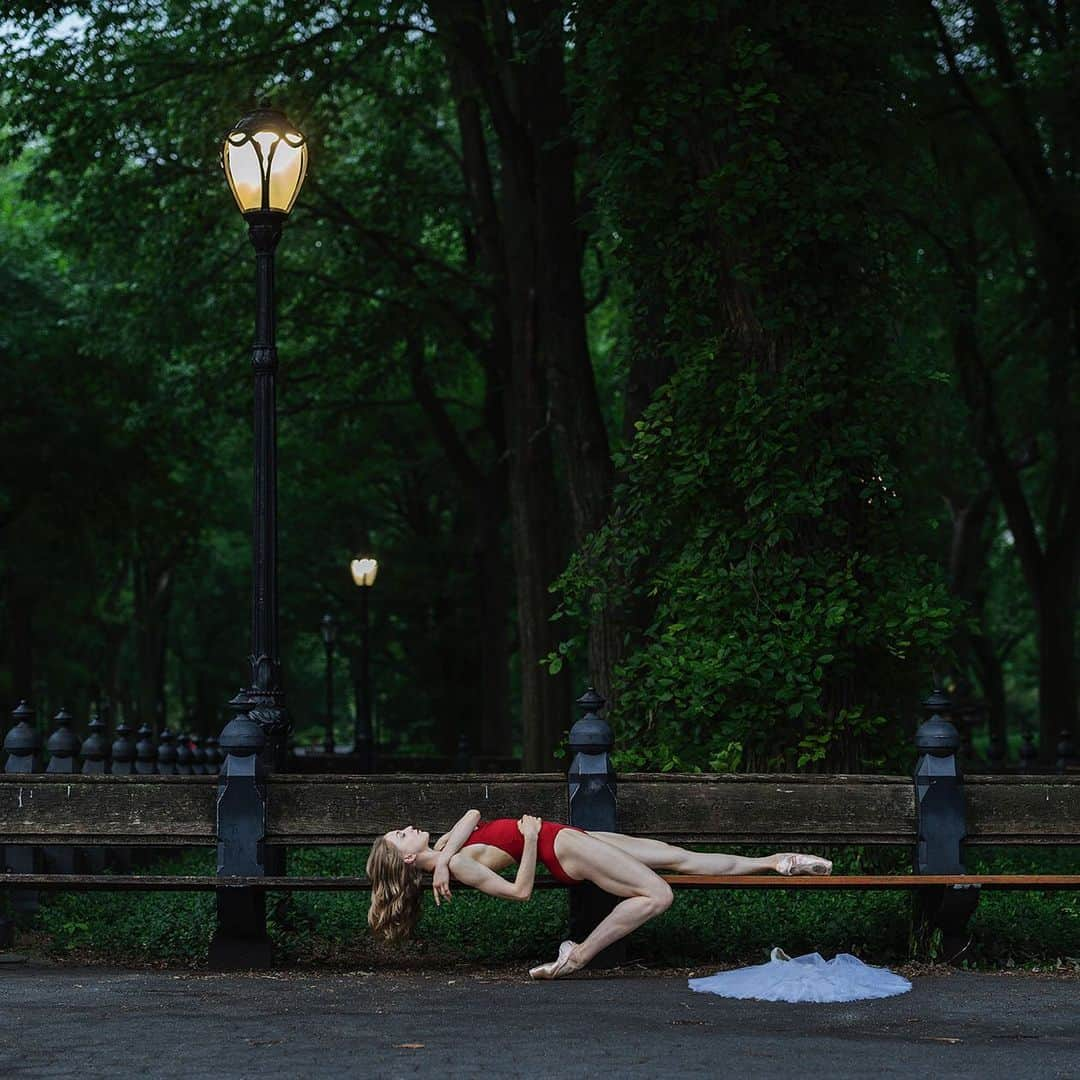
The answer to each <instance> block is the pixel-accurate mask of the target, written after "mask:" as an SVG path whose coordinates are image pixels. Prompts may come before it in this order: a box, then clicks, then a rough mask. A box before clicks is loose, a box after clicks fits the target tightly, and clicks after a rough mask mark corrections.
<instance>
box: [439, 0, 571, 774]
mask: <svg viewBox="0 0 1080 1080" xmlns="http://www.w3.org/2000/svg"><path fill="white" fill-rule="evenodd" d="M432 13H433V15H434V17H435V19H436V22H437V24H438V27H439V33H440V37H441V39H442V42H443V47H444V50H445V52H446V57H447V65H448V69H449V73H450V81H451V87H452V89H453V92H454V95H455V103H456V106H457V114H458V125H459V129H460V131H461V141H462V157H463V167H464V171H465V181H466V187H467V189H468V192H469V198H470V208H471V213H472V218H473V222H474V226H475V236H476V242H477V248H478V251H479V253H480V260H479V261H480V269H481V270H482V271H483V272H484V273H485V274H486V275H488V277H489V279H490V280H491V283H492V284H491V287H492V291H493V293H494V296H495V300H494V303H493V306H492V327H493V329H492V348H491V352H490V361H489V362H490V363H492V364H493V365H497V366H498V368H499V370H500V372H501V375H502V377H503V379H504V380H505V391H504V392H503V394H502V409H503V423H504V430H505V438H506V457H507V478H508V484H509V496H510V525H511V548H512V551H513V566H514V580H515V584H516V591H517V620H518V650H519V660H520V665H521V727H522V743H523V754H524V767H525V769H527V770H538V769H548V768H554V767H555V758H554V756H553V753H552V752H553V750H554V749H555V746H556V745H557V744H558V742H559V739H560V737H561V734H562V732H563V730H564V729H565V728H566V727H567V726H568V725H569V711H570V687H569V683H568V680H567V676H566V675H565V674H563V675H559V676H555V677H552V676H549V675H547V674H546V672H545V671H544V670H543V668H542V667H541V661H542V660H543V659H544V658H545V657H546V656H547V655H548V654H549V653H550V652H552V651H554V650H555V648H556V647H557V643H558V635H557V634H556V633H555V632H554V626H553V624H552V623H551V621H550V619H551V615H552V614H553V613H554V601H553V598H552V596H551V594H550V593H549V592H548V586H549V585H550V583H551V582H552V581H553V580H554V579H555V577H556V576H557V575H558V574H559V572H560V571H561V570H562V568H563V565H564V560H565V551H564V550H563V546H562V530H561V529H560V527H559V526H560V519H561V510H560V506H559V499H558V491H557V488H556V484H555V469H554V461H553V455H552V448H551V427H550V422H549V415H548V410H549V399H548V390H549V388H548V383H547V377H546V373H545V371H544V368H543V359H544V358H543V356H542V355H541V353H540V350H539V341H538V325H537V322H538V315H537V307H538V281H537V266H538V260H539V258H540V251H539V246H538V240H537V235H536V228H537V206H536V176H535V172H534V165H533V162H532V153H533V148H532V146H531V144H530V142H529V138H528V133H527V131H526V129H525V127H524V121H523V118H522V117H521V115H520V112H519V111H518V108H517V105H516V102H517V99H518V97H519V87H518V76H517V72H516V71H513V70H512V68H513V65H512V63H511V62H510V59H509V56H508V55H507V54H506V53H505V52H502V53H501V55H500V57H499V58H496V56H495V54H494V53H493V52H492V50H491V48H490V47H489V44H488V41H487V38H486V37H485V35H484V33H483V30H484V28H485V26H486V25H487V17H486V14H485V13H484V10H483V8H482V7H481V6H480V5H479V4H475V3H454V4H448V3H447V4H441V3H440V4H433V5H432ZM501 19H502V17H500V18H499V20H498V23H499V24H498V25H496V26H494V27H492V28H491V29H492V32H493V35H494V37H495V38H496V39H498V38H500V36H501V35H502V34H503V33H505V32H506V31H507V27H506V24H505V23H503V22H502V21H501ZM481 100H483V101H485V102H486V104H487V106H488V108H489V109H490V110H491V114H492V119H493V122H494V125H495V129H496V132H497V134H498V156H499V162H500V185H499V188H498V192H499V196H500V197H498V198H497V196H496V185H495V182H494V179H493V177H492V175H491V170H490V168H489V164H488V160H489V158H488V150H487V141H486V136H485V132H484V123H483V116H482V113H481V109H480V101H481Z"/></svg>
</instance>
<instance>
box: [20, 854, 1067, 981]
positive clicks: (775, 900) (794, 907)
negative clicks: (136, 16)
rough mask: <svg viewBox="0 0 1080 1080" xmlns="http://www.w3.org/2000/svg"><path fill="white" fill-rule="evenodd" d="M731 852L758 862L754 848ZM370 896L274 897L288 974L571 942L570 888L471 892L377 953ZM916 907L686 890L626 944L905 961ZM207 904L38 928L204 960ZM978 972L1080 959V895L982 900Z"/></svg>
mask: <svg viewBox="0 0 1080 1080" xmlns="http://www.w3.org/2000/svg"><path fill="white" fill-rule="evenodd" d="M727 850H730V851H735V852H742V853H745V854H750V855H755V854H762V853H763V852H762V851H761V850H759V849H750V848H748V847H746V846H740V847H735V848H730V847H729V848H728V849H727ZM823 853H825V854H827V855H828V856H829V857H830V858H832V859H833V860H834V864H835V872H837V873H860V872H862V873H889V872H899V873H903V872H906V871H908V870H909V868H910V854H909V853H908V852H907V851H906V850H905V849H903V848H899V847H897V848H863V847H845V848H841V849H838V850H836V851H834V852H829V851H827V850H825V849H823ZM366 857H367V852H366V851H365V850H363V849H350V848H314V849H313V848H307V849H297V850H295V851H292V852H290V856H289V871H290V873H292V874H297V875H303V876H314V875H327V876H329V875H339V874H340V875H346V874H347V875H356V874H362V873H363V865H364V862H365V860H366ZM211 864H212V856H211V855H210V854H209V853H207V852H193V853H189V854H185V855H183V856H181V857H180V858H177V859H173V860H169V861H168V862H165V863H162V864H160V865H157V866H155V867H153V868H152V872H154V873H180V874H198V873H208V872H210V870H211V869H212V865H211ZM968 870H969V871H970V872H972V873H975V872H1001V873H1022V872H1035V871H1039V872H1046V873H1051V872H1058V873H1077V872H1080V854H1078V853H1077V852H1076V851H1072V850H1069V849H1064V848H1062V849H1047V850H1045V851H1042V850H1033V849H1027V850H1024V851H1015V850H1012V849H977V850H973V851H972V852H969V855H968ZM367 905H368V894H367V893H366V892H346V893H336V892H298V893H293V894H270V896H269V898H268V905H267V908H268V913H269V918H268V923H269V933H270V935H271V938H272V940H273V941H274V944H275V948H276V952H277V955H278V957H279V960H280V961H281V962H282V963H285V964H289V965H304V964H312V963H316V964H328V965H332V966H333V965H336V966H342V965H346V966H352V965H356V966H378V967H394V966H399V965H401V964H422V965H429V966H433V967H435V966H440V965H446V964H459V963H466V964H476V963H483V964H495V963H514V964H520V963H525V962H527V961H533V960H536V959H537V958H542V957H548V956H553V955H554V951H555V949H556V947H557V945H558V942H559V941H561V940H562V939H563V937H565V933H566V926H567V916H568V904H567V892H566V891H565V890H563V889H552V890H550V891H548V890H538V891H537V892H535V893H534V894H533V897H532V899H531V900H530V901H529V902H528V903H527V904H512V903H507V902H506V901H500V900H496V899H494V898H492V897H488V896H483V895H481V894H479V893H476V892H471V891H469V890H467V889H457V890H455V895H454V899H453V901H452V902H451V903H450V904H444V905H443V906H441V907H439V908H436V907H435V905H434V903H433V902H432V901H431V899H430V897H429V898H427V899H426V900H425V907H424V913H423V916H422V918H421V920H420V923H419V926H418V928H417V938H416V940H415V941H414V942H411V943H409V944H407V945H406V946H403V947H400V948H396V949H390V948H386V947H383V946H376V945H375V944H374V943H373V942H372V941H371V937H370V935H369V933H368V930H367V922H366V918H367ZM910 913H911V896H910V894H909V893H908V892H907V891H906V890H875V891H873V892H855V891H851V892H847V891H843V892H841V891H836V892H831V891H830V892H820V893H818V892H811V893H807V892H796V891H787V890H783V889H744V890H737V889H722V890H720V889H706V890H700V891H698V890H685V891H680V892H677V893H676V897H675V903H674V904H673V905H672V907H671V908H670V910H669V911H667V912H666V913H665V914H664V915H662V916H661V917H660V918H658V919H654V920H652V921H651V922H649V923H647V924H646V925H645V926H644V927H642V928H641V929H640V930H638V931H637V932H636V933H635V934H633V935H632V936H631V938H630V939H629V941H628V943H627V957H628V960H630V961H641V962H645V963H651V964H667V965H672V964H707V963H719V962H730V963H755V962H759V961H761V960H763V959H765V957H766V954H767V952H768V950H769V949H770V948H771V947H772V946H774V945H781V946H782V947H783V948H784V949H785V950H786V951H787V952H789V953H791V954H792V955H795V954H796V953H801V952H810V951H814V950H817V951H819V952H821V953H822V954H824V955H826V956H831V955H833V954H834V953H836V952H841V951H846V952H854V953H855V954H856V955H858V956H859V957H861V958H862V959H864V960H866V961H867V962H868V963H883V964H889V963H897V962H900V961H903V960H904V959H905V958H906V957H907V955H908V930H909V924H910ZM213 924H214V898H213V895H212V894H210V893H163V892H156V893H153V892H147V893H129V892H124V893H81V894H80V893H68V894H63V893H61V894H56V895H54V896H50V897H49V898H48V899H47V900H46V902H44V903H43V905H42V908H41V911H40V913H39V916H38V927H39V929H40V930H42V931H43V932H44V933H45V934H46V935H48V937H49V939H50V941H51V948H52V950H53V951H54V953H55V954H57V955H60V956H63V955H73V954H74V955H77V956H78V958H79V959H80V960H99V961H102V962H109V963H116V962H128V963H148V962H149V963H155V962H167V963H173V964H198V963H203V962H204V961H205V957H206V951H207V948H208V945H209V942H210V937H211V934H212V933H213ZM971 929H972V932H973V935H974V940H973V943H972V945H971V947H970V948H969V950H968V956H967V958H966V961H965V962H966V963H967V964H968V965H969V966H979V965H990V966H997V965H1001V964H1003V963H1020V964H1024V963H1029V964H1030V963H1032V962H1036V961H1040V960H1041V961H1046V960H1054V959H1056V958H1059V957H1080V897H1078V896H1077V894H1076V893H1075V892H1066V891H1062V892H1044V891H1039V890H1024V891H1022V892H1015V893H1014V892H1000V891H998V892H995V891H989V890H988V891H986V892H985V893H984V894H983V896H982V898H981V900H980V904H979V908H978V909H977V911H976V914H975V916H974V918H973V919H972V922H971Z"/></svg>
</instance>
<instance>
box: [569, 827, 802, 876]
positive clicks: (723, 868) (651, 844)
mask: <svg viewBox="0 0 1080 1080" xmlns="http://www.w3.org/2000/svg"><path fill="white" fill-rule="evenodd" d="M589 835H590V836H594V837H596V839H598V840H603V841H604V843H605V844H611V845H612V846H613V847H617V848H618V849H619V850H620V851H625V852H626V854H627V855H629V856H630V857H631V858H634V859H637V861H638V862H641V863H644V864H645V865H646V866H648V867H649V868H650V869H652V870H670V871H671V872H672V873H676V874H708V875H711V874H760V873H763V872H764V871H766V870H776V869H778V863H779V862H780V858H781V856H782V854H787V853H786V852H783V853H780V854H776V855H764V856H762V857H761V858H758V859H755V858H750V857H748V856H746V855H725V854H722V853H720V852H717V853H716V854H709V853H708V852H704V851H687V850H686V848H681V847H677V846H676V845H675V844H665V843H664V842H663V841H662V840H648V839H646V838H645V837H643V836H624V835H623V834H622V833H609V832H590V833H589Z"/></svg>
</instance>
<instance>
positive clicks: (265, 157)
mask: <svg viewBox="0 0 1080 1080" xmlns="http://www.w3.org/2000/svg"><path fill="white" fill-rule="evenodd" d="M307 161H308V150H307V142H306V140H305V139H304V136H303V135H302V134H301V133H300V132H299V131H297V130H296V128H295V127H294V126H293V125H292V124H290V123H289V121H288V120H287V119H286V117H285V114H284V113H282V112H279V111H278V110H277V109H272V108H270V107H269V105H267V104H265V103H264V104H263V105H261V106H260V107H259V108H257V109H255V110H254V111H253V112H251V113H249V114H248V115H247V116H245V117H244V118H243V119H242V120H240V122H239V123H238V124H237V125H236V127H234V128H233V129H232V130H231V131H230V132H229V133H228V134H227V135H226V136H225V141H224V143H223V145H222V148H221V166H222V168H223V169H224V170H225V176H226V178H227V179H228V181H229V188H230V190H231V191H232V193H233V196H234V197H235V199H236V204H237V206H238V207H239V208H240V212H241V213H242V214H243V215H244V220H245V221H246V222H247V225H248V235H249V236H250V238H251V243H252V245H253V246H254V248H255V344H254V348H253V350H252V354H251V362H252V366H253V368H254V376H255V425H254V435H255V439H254V442H255V505H254V514H253V517H254V527H253V542H252V551H251V561H252V600H251V656H250V657H249V660H250V665H251V685H250V687H249V688H248V689H246V690H241V691H240V693H239V694H237V695H236V697H235V698H233V700H232V701H231V702H230V706H231V707H232V708H233V709H235V710H236V712H237V719H238V720H239V719H243V718H245V717H246V718H247V719H250V720H252V721H254V722H255V723H257V724H258V725H259V726H260V727H261V728H262V730H263V732H264V733H265V735H266V745H267V757H268V759H269V762H270V765H271V767H272V768H280V767H281V766H282V765H283V764H284V760H283V759H284V753H285V746H286V738H287V735H288V730H289V715H288V712H287V711H286V709H285V693H284V689H283V687H282V683H281V658H280V656H279V655H278V594H277V430H276V415H275V413H276V408H275V375H276V372H277V362H278V361H277V346H276V343H275V316H274V249H275V248H276V247H277V244H278V241H279V240H280V239H281V228H282V225H283V224H284V223H285V219H286V218H287V217H288V216H289V211H290V210H292V207H293V203H295V202H296V196H297V194H299V191H300V188H301V185H302V184H303V183H304V176H305V174H306V172H307ZM228 726H229V725H227V727H228ZM234 730H238V729H234ZM227 741H228V740H227V739H223V741H222V747H223V748H224V747H225V746H226V743H227Z"/></svg>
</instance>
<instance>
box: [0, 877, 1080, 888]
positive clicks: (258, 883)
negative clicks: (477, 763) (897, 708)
mask: <svg viewBox="0 0 1080 1080" xmlns="http://www.w3.org/2000/svg"><path fill="white" fill-rule="evenodd" d="M662 876H663V877H664V880H665V881H667V882H668V884H669V885H671V886H672V888H678V889H700V888H718V887H719V888H730V889H747V888H751V889H776V888H781V889H787V888H795V889H924V888H932V887H935V886H941V885H956V886H973V885H977V886H979V887H983V886H987V887H991V888H998V889H1032V888H1036V889H1080V874H966V875H965V874H925V875H915V874H861V875H845V874H834V875H827V876H824V877H817V876H813V875H806V876H799V877H782V876H780V875H772V874H752V875H734V874H726V875H701V876H697V875H689V874H669V875H662ZM428 883H429V884H430V879H429V881H428ZM0 886H5V887H8V888H37V889H71V890H73V891H82V890H87V889H103V890H117V889H124V890H128V889H131V890H139V889H144V890H154V891H170V890H171V891H184V890H203V889H221V888H256V889H274V890H281V891H299V890H319V891H346V890H366V889H368V888H369V882H368V879H367V878H364V877H232V878H219V877H215V876H213V875H196V876H187V877H185V876H180V875H163V874H143V875H138V874H126V875H121V874H100V875H86V874H2V875H0ZM535 887H536V888H556V887H558V888H561V887H562V886H561V884H560V883H559V882H557V881H555V880H554V879H553V878H548V877H544V878H537V879H536V885H535ZM454 888H455V889H465V888H468V886H465V885H462V884H461V883H460V882H456V883H455V884H454Z"/></svg>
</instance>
